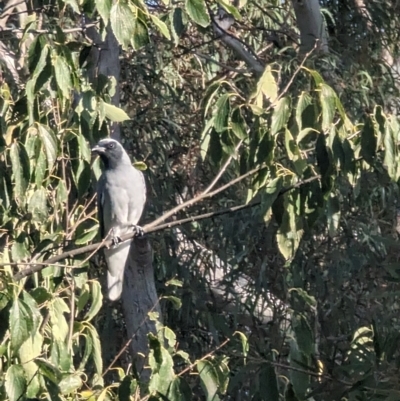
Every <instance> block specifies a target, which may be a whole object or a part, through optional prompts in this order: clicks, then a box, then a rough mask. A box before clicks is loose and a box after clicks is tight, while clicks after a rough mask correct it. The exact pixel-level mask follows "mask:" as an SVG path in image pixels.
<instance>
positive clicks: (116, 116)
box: [102, 102, 130, 122]
mask: <svg viewBox="0 0 400 401" xmlns="http://www.w3.org/2000/svg"><path fill="white" fill-rule="evenodd" d="M102 105H103V107H104V111H105V115H106V117H107V118H108V119H110V120H111V121H115V122H122V121H126V120H130V118H129V116H128V115H127V114H126V113H125V111H124V110H122V109H120V108H119V107H116V106H113V105H112V104H108V103H105V102H102Z"/></svg>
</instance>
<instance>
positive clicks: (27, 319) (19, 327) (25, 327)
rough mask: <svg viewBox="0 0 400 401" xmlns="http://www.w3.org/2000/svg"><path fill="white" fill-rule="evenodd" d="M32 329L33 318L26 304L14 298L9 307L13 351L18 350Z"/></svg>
mask: <svg viewBox="0 0 400 401" xmlns="http://www.w3.org/2000/svg"><path fill="white" fill-rule="evenodd" d="M32 330H33V318H32V313H31V311H30V309H29V307H28V305H27V304H26V303H25V302H24V301H22V300H21V299H18V298H17V299H15V300H14V302H13V304H12V307H11V309H10V334H11V345H12V349H13V350H14V352H18V351H19V348H20V347H21V345H22V343H24V342H25V341H26V340H27V339H28V337H29V336H30V335H31V332H32Z"/></svg>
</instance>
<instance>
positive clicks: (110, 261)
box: [104, 241, 131, 301]
mask: <svg viewBox="0 0 400 401" xmlns="http://www.w3.org/2000/svg"><path fill="white" fill-rule="evenodd" d="M130 245H131V242H130V241H127V242H124V243H123V244H120V245H118V246H117V247H116V248H110V249H106V250H105V251H104V254H105V257H106V261H107V268H108V272H107V288H108V298H109V300H110V301H117V300H118V299H119V298H120V297H121V294H122V288H123V285H124V272H125V266H126V262H127V259H128V255H129V249H130Z"/></svg>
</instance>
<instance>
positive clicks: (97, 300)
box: [85, 281, 103, 321]
mask: <svg viewBox="0 0 400 401" xmlns="http://www.w3.org/2000/svg"><path fill="white" fill-rule="evenodd" d="M90 287H91V292H90V294H91V298H92V303H91V306H90V309H89V310H88V311H87V313H86V316H85V320H87V321H90V320H92V319H93V318H94V317H95V316H96V315H97V313H98V312H99V310H100V309H101V307H102V305H103V294H102V293H101V286H100V283H99V282H98V281H91V282H90Z"/></svg>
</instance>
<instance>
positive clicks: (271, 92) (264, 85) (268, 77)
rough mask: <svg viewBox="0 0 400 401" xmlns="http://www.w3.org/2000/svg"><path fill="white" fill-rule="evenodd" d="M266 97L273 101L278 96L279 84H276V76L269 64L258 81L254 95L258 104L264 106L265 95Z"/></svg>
mask: <svg viewBox="0 0 400 401" xmlns="http://www.w3.org/2000/svg"><path fill="white" fill-rule="evenodd" d="M264 96H265V97H266V98H267V99H268V100H269V101H271V102H273V101H274V100H275V99H276V98H277V97H278V85H277V84H276V81H275V78H274V76H273V75H272V68H271V66H270V65H268V66H267V67H266V68H265V70H264V73H263V74H262V76H261V78H260V79H259V80H258V83H257V91H256V93H255V95H253V96H252V98H253V99H255V104H256V106H258V107H260V108H262V107H263V97H264Z"/></svg>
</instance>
